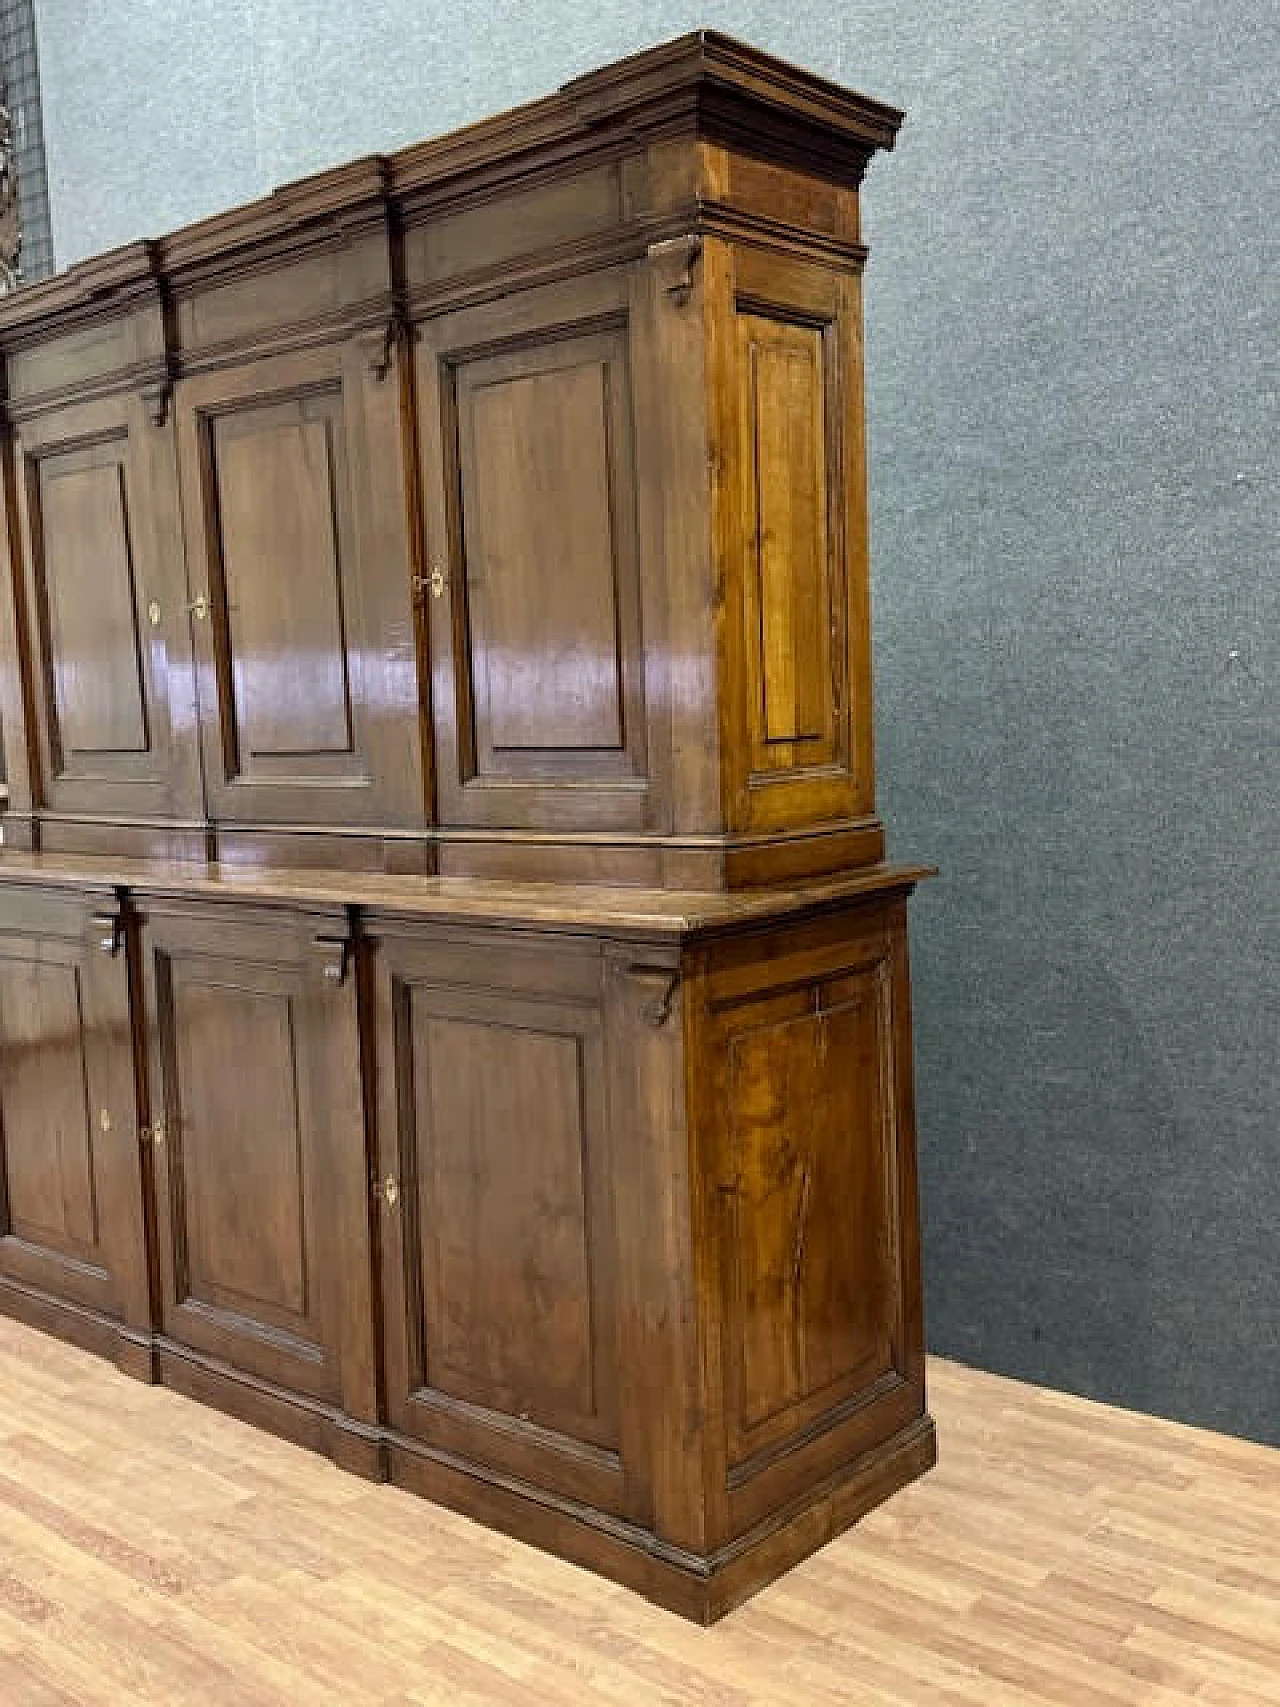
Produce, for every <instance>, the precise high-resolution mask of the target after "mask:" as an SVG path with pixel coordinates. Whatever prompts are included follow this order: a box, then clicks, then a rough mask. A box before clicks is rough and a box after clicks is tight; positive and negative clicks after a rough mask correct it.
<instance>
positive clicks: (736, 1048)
mask: <svg viewBox="0 0 1280 1707" xmlns="http://www.w3.org/2000/svg"><path fill="white" fill-rule="evenodd" d="M703 966H704V970H703V972H702V973H701V974H700V975H699V976H698V977H697V979H696V983H695V996H694V1000H693V1001H692V1003H691V1014H692V1027H693V1031H692V1040H691V1045H690V1047H691V1048H692V1049H693V1050H694V1051H696V1052H697V1056H698V1059H699V1060H700V1062H701V1065H700V1067H699V1068H697V1069H696V1073H697V1079H698V1092H697V1099H696V1106H697V1108H698V1110H699V1114H698V1118H697V1120H696V1122H695V1154H696V1156H697V1157H698V1164H697V1166H698V1178H699V1180H700V1181H701V1182H702V1186H701V1197H700V1207H699V1209H698V1220H699V1225H700V1226H701V1228H702V1229H703V1233H702V1241H703V1247H704V1249H705V1251H706V1253H707V1258H708V1264H709V1268H708V1275H707V1287H708V1296H709V1298H710V1299H711V1300H712V1301H713V1302H712V1303H711V1305H710V1307H709V1313H708V1315H707V1317H706V1318H705V1322H706V1325H705V1329H704V1331H705V1332H706V1333H707V1335H708V1337H709V1339H710V1341H711V1342H712V1343H713V1344H714V1345H715V1347H716V1355H715V1357H714V1358H713V1360H712V1361H711V1362H710V1364H709V1381H710V1384H711V1385H710V1392H711V1400H710V1402H711V1404H712V1406H713V1408H714V1409H715V1410H716V1411H718V1413H719V1414H720V1415H721V1416H722V1417H723V1436H722V1441H723V1445H722V1451H723V1459H722V1462H721V1467H720V1469H719V1471H718V1472H717V1474H716V1477H715V1483H716V1489H717V1491H716V1493H715V1496H714V1503H715V1507H716V1516H715V1519H714V1522H715V1525H716V1527H717V1529H718V1530H719V1532H720V1533H722V1534H723V1535H725V1536H729V1535H734V1534H741V1533H742V1532H743V1531H744V1530H746V1529H749V1528H750V1526H751V1525H752V1523H754V1522H757V1521H759V1520H760V1519H761V1518H762V1517H763V1516H764V1515H765V1514H766V1513H767V1512H768V1511H770V1510H771V1509H773V1510H776V1509H777V1506H778V1505H779V1504H780V1503H781V1502H783V1501H785V1499H786V1498H788V1497H789V1495H790V1493H793V1492H796V1491H798V1490H799V1489H801V1488H802V1487H804V1486H813V1485H814V1484H815V1483H816V1482H817V1481H818V1480H820V1479H821V1477H822V1476H824V1475H827V1474H831V1473H834V1471H835V1470H836V1468H837V1467H838V1466H839V1465H840V1464H842V1463H848V1462H850V1461H851V1460H853V1459H854V1458H856V1457H857V1456H858V1455H859V1453H861V1452H865V1451H867V1450H869V1449H870V1448H871V1447H872V1446H874V1444H875V1442H876V1441H878V1440H883V1439H886V1438H888V1437H890V1436H891V1435H893V1434H894V1433H896V1432H898V1431H900V1430H902V1429H904V1428H908V1427H910V1426H911V1425H912V1423H913V1420H914V1419H918V1418H920V1417H922V1416H923V1410H924V1396H923V1386H922V1374H921V1371H922V1357H923V1351H922V1343H921V1341H922V1334H921V1320H920V1299H919V1291H920V1270H919V1219H918V1217H919V1211H918V1204H917V1196H916V1160H915V1126H914V1111H913V1099H912V1070H911V1032H910V1004H909V997H908V993H907V989H906V982H905V981H906V944H905V915H904V912H903V910H902V909H901V906H900V904H899V903H897V902H891V903H888V904H879V903H877V904H874V905H869V906H868V907H867V908H865V909H861V910H854V911H851V912H850V913H849V914H847V915H846V916H845V917H844V918H843V919H839V920H836V919H832V920H828V921H813V922H810V923H807V924H805V925H802V926H799V927H797V928H795V929H793V930H791V931H790V932H788V934H787V936H786V937H785V938H781V937H779V936H777V935H775V934H772V933H761V934H760V935H758V936H754V937H753V936H747V937H744V938H743V939H741V940H740V941H739V942H737V943H725V944H723V945H718V946H717V947H716V948H714V949H713V950H711V951H709V952H708V955H707V958H706V960H705V962H704V963H703Z"/></svg>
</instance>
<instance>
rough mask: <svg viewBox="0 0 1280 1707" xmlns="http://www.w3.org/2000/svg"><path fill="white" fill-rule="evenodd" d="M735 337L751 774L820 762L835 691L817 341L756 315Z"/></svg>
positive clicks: (817, 335)
mask: <svg viewBox="0 0 1280 1707" xmlns="http://www.w3.org/2000/svg"><path fill="white" fill-rule="evenodd" d="M738 338H739V346H740V358H741V362H742V381H743V384H742V403H743V408H744V412H745V417H744V420H743V441H744V443H745V444H746V445H747V446H748V452H747V459H746V482H747V493H746V497H747V522H748V526H749V528H750V536H749V537H750V550H749V552H748V562H747V586H746V592H747V623H748V629H749V634H750V642H751V652H752V660H751V661H752V668H753V671H754V673H755V674H756V676H757V679H758V680H759V683H760V695H759V703H758V704H757V705H756V706H755V708H754V711H755V728H754V730H753V743H752V744H753V748H754V754H755V763H756V765H757V766H758V767H760V768H773V767H781V766H785V765H796V764H813V763H822V762H828V761H829V760H830V759H831V757H832V755H833V746H834V743H833V736H834V733H835V714H836V707H837V705H838V702H839V697H840V686H841V684H840V683H839V682H838V681H837V680H835V679H834V678H833V674H832V647H831V632H832V625H833V621H834V620H835V612H834V611H833V601H832V585H831V581H832V577H831V561H830V556H831V554H830V537H829V536H830V528H829V518H828V499H829V480H828V474H827V408H826V396H825V392H826V385H825V367H826V355H825V350H824V343H825V338H824V334H823V332H822V330H821V329H820V328H817V327H812V326H796V325H788V324H787V323H786V322H785V321H779V320H772V319H769V318H766V317H765V316H763V315H758V314H742V315H740V316H739V318H738Z"/></svg>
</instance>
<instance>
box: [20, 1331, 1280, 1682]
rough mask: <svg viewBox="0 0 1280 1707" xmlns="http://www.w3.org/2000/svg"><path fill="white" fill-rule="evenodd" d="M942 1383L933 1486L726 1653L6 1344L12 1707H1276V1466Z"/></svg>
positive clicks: (990, 1380)
mask: <svg viewBox="0 0 1280 1707" xmlns="http://www.w3.org/2000/svg"><path fill="white" fill-rule="evenodd" d="M931 1379H932V1390H931V1401H932V1408H933V1411H934V1414H935V1416H936V1418H937V1421H938V1432H939V1440H940V1450H941V1462H940V1464H939V1467H938V1469H937V1470H936V1471H934V1472H933V1473H932V1474H931V1475H930V1476H929V1477H927V1478H926V1479H925V1480H924V1481H923V1482H921V1483H918V1484H916V1486H914V1487H913V1488H911V1489H909V1490H907V1491H906V1492H904V1493H902V1494H900V1495H898V1497H897V1498H896V1499H895V1500H893V1501H891V1502H890V1503H889V1505H887V1506H886V1507H884V1508H883V1509H882V1510H880V1511H878V1512H876V1513H874V1514H873V1515H872V1516H870V1517H869V1518H867V1519H865V1520H864V1521H863V1523H862V1524H861V1525H859V1527H858V1528H857V1529H856V1530H854V1531H852V1532H851V1533H850V1534H848V1535H846V1536H844V1537H842V1538H841V1539H840V1540H839V1541H837V1542H835V1543H834V1544H833V1545H832V1546H830V1547H828V1548H826V1549H825V1550H824V1551H823V1552H822V1553H820V1554H819V1555H817V1556H816V1557H815V1558H814V1559H812V1560H810V1561H809V1562H808V1563H806V1564H804V1565H802V1566H800V1567H799V1568H798V1569H797V1570H795V1571H793V1572H792V1573H791V1575H790V1576H789V1577H787V1578H786V1579H785V1580H784V1581H782V1582H780V1583H778V1584H776V1585H775V1586H774V1587H773V1588H771V1589H768V1590H766V1591H765V1592H764V1593H763V1594H761V1595H759V1596H757V1598H756V1599H755V1600H754V1601H752V1602H751V1603H750V1604H749V1605H748V1606H746V1607H744V1608H742V1609H741V1610H740V1611H739V1612H736V1613H734V1614H732V1615H731V1616H730V1617H729V1618H728V1619H726V1620H725V1621H724V1622H723V1623H722V1624H720V1625H718V1626H717V1627H716V1628H715V1629H713V1630H710V1631H703V1630H699V1629H697V1628H695V1627H694V1626H692V1625H688V1624H685V1623H684V1622H683V1621H681V1620H679V1619H677V1618H674V1617H671V1616H669V1615H668V1614H665V1613H662V1612H658V1611H656V1610H654V1609H652V1608H650V1607H649V1606H647V1605H646V1604H645V1603H644V1602H643V1601H641V1600H638V1599H636V1598H635V1597H634V1596H632V1595H630V1594H628V1593H627V1592H626V1591H625V1590H622V1589H618V1588H614V1587H612V1586H611V1585H609V1584H607V1583H603V1582H600V1581H598V1580H597V1579H596V1578H594V1577H591V1576H589V1575H587V1574H586V1573H584V1572H581V1571H578V1570H575V1569H573V1568H572V1567H571V1566H568V1565H562V1564H560V1563H558V1562H557V1561H555V1560H552V1559H549V1558H547V1557H546V1556H544V1555H543V1554H540V1553H537V1552H534V1551H533V1550H531V1549H528V1548H525V1547H521V1546H519V1545H517V1544H516V1543H514V1542H508V1541H505V1540H503V1539H502V1538H501V1537H499V1536H495V1535H493V1534H491V1533H489V1532H488V1531H486V1530H483V1529H480V1528H478V1527H476V1526H475V1525H473V1524H471V1523H468V1522H467V1521H465V1520H464V1519H462V1518H459V1517H454V1516H452V1515H451V1514H449V1513H448V1512H444V1511H440V1510H438V1509H436V1508H435V1507H432V1506H429V1505H426V1504H424V1503H422V1502H420V1501H418V1500H415V1499H413V1498H412V1497H410V1496H409V1495H407V1494H402V1493H400V1492H398V1491H397V1490H394V1489H390V1488H376V1487H372V1486H370V1485H369V1484H367V1483H363V1482H360V1481H357V1480H355V1479H354V1478H351V1477H348V1476H344V1475H342V1474H340V1473H339V1472H338V1471H337V1470H334V1469H333V1468H331V1467H330V1466H329V1465H328V1464H326V1463H325V1462H324V1461H323V1460H321V1459H318V1458H314V1457H312V1456H310V1455H309V1454H307V1453H305V1452H301V1451H298V1450H296V1449H295V1448H293V1447H290V1446H287V1445H285V1444H283V1443H282V1442H279V1441H276V1440H273V1439H271V1438H270V1437H269V1436H266V1435H261V1434H258V1433H256V1432H255V1431H253V1430H252V1429H249V1428H245V1427H243V1426H241V1425H240V1424H238V1423H235V1422H232V1421H230V1420H228V1419H226V1418H223V1417H220V1416H218V1415H216V1414H215V1413H213V1412H211V1411H208V1410H204V1409H202V1408H200V1407H199V1406H196V1405H194V1404H190V1403H188V1402H187V1401H185V1400H183V1399H180V1398H177V1397H176V1396H174V1395H173V1394H170V1393H166V1392H163V1391H160V1390H157V1389H154V1388H147V1387H143V1386H140V1385H138V1384H136V1383H134V1382H131V1381H128V1380H126V1379H125V1378H124V1377H123V1376H121V1375H119V1374H117V1373H116V1371H115V1370H114V1369H112V1368H111V1367H110V1366H109V1365H105V1364H102V1363H99V1362H98V1361H96V1360H95V1359H93V1358H90V1357H87V1356H84V1355H83V1354H81V1353H79V1352H76V1351H73V1350H71V1349H69V1348H67V1347H65V1346H62V1345H59V1344H57V1343H56V1342H54V1341H52V1340H48V1339H45V1338H43V1337H42V1336H40V1335H38V1334H35V1333H31V1332H29V1331H27V1330H26V1329H23V1328H19V1327H17V1326H15V1325H14V1324H12V1323H9V1322H5V1321H0V1707H67V1704H70V1703H74V1704H75V1707H97V1704H99V1703H101V1704H103V1707H132V1704H133V1703H135V1702H137V1703H172V1704H174V1707H177V1704H183V1707H188V1704H190V1707H196V1704H199V1707H268V1704H281V1703H307V1704H309V1707H310V1704H313V1703H314V1704H318V1707H323V1704H327V1703H331V1702H341V1703H344V1704H346V1703H350V1704H353V1707H411V1704H414V1707H417V1704H422V1703H436V1702H442V1703H443V1702H448V1703H450V1704H451V1707H470V1704H473V1703H499V1704H511V1707H541V1704H543V1703H559V1702H564V1703H604V1704H608V1703H621V1704H624V1707H650V1704H652V1703H672V1704H680V1707H694V1704H697V1707H701V1704H703V1703H707V1704H711V1707H757V1704H758V1707H765V1704H768V1707H784V1704H785V1707H789V1704H793V1703H813V1704H815V1707H816V1704H823V1703H831V1702H853V1703H867V1704H868V1707H880V1704H887V1707H914V1704H915V1703H920V1704H922V1707H923V1704H928V1707H935V1704H949V1703H954V1704H956V1707H971V1704H973V1703H981V1704H983V1707H994V1704H997V1703H1006V1702H1007V1703H1018V1704H1030V1703H1045V1702H1052V1703H1063V1704H1068V1707H1095V1704H1096V1707H1140V1704H1151V1707H1156V1704H1167V1707H1172V1704H1173V1703H1186V1702H1193V1703H1196V1704H1198V1707H1250V1704H1251V1703H1259V1704H1270V1707H1277V1704H1280V1452H1276V1451H1271V1450H1268V1449H1267V1448H1264V1447H1260V1446H1251V1445H1246V1444H1244V1443H1242V1442H1239V1441H1234V1440H1230V1439H1225V1438H1222V1437H1220V1436H1216V1435H1210V1434H1205V1433H1201V1432H1198V1431H1195V1430H1192V1429H1188V1428H1181V1427H1178V1426H1176V1425H1174V1424H1170V1423H1164V1422H1156V1421H1152V1420H1150V1419H1148V1418H1145V1417H1138V1416H1134V1415H1131V1414H1129V1413H1126V1412H1123V1411H1115V1410H1110V1409H1106V1408H1104V1407H1102V1406H1099V1405H1092V1404H1087V1403H1085V1402H1084V1401H1082V1400H1079V1399H1072V1398H1066V1397H1063V1396H1062V1395H1059V1394H1055V1393H1049V1392H1044V1391H1041V1390H1039V1389H1036V1388H1032V1387H1026V1386H1021V1385H1019V1384H1017V1383H1015V1382H1011V1381H1005V1380H1001V1379H999V1378H997V1377H995V1376H991V1375H983V1374H978V1373H976V1372H975V1371H972V1370H968V1369H962V1368H960V1367H958V1366H957V1365H954V1364H949V1363H943V1362H938V1361H934V1362H933V1363H932V1365H931Z"/></svg>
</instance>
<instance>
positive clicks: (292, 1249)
mask: <svg viewBox="0 0 1280 1707" xmlns="http://www.w3.org/2000/svg"><path fill="white" fill-rule="evenodd" d="M174 1013H175V1021H176V1024H175V1035H176V1038H177V1044H178V1084H179V1086H180V1087H181V1092H182V1113H181V1115H180V1117H179V1118H180V1132H181V1148H182V1176H181V1181H182V1190H181V1210H182V1220H183V1225H184V1230H185V1234H186V1238H185V1244H186V1249H187V1276H186V1279H187V1287H188V1292H189V1296H190V1297H192V1298H196V1299H202V1300H204V1301H205V1302H207V1303H210V1304H213V1305H214V1306H215V1307H222V1308H226V1309H230V1310H237V1309H239V1310H244V1311H248V1312H251V1313H255V1314H263V1313H266V1314H269V1315H270V1316H271V1317H272V1318H274V1319H276V1320H279V1321H280V1322H282V1323H284V1324H286V1325H287V1326H288V1327H290V1328H291V1329H292V1330H293V1331H296V1332H301V1333H302V1334H304V1335H305V1334H306V1331H307V1319H308V1315H309V1311H308V1298H307V1272H306V1256H305V1251H306V1238H307V1228H306V1199H307V1190H308V1186H309V1183H310V1182H309V1181H308V1180H307V1178H306V1175H305V1170H304V1166H303V1148H304V1142H305V1141H304V1137H303V1133H302V1129H301V1110H300V1108H299V1105H298V1091H297V1080H298V1061H297V1051H296V1048H295V1042H294V1026H295V1017H294V1012H293V1003H292V1001H291V999H290V997H289V995H288V994H287V993H282V992H277V991H271V990H259V989H254V988H252V987H244V988H236V987H235V985H234V984H231V983H229V982H227V981H226V973H225V971H224V972H223V974H222V979H221V980H217V978H216V975H215V977H214V978H208V977H205V978H202V977H200V976H198V975H197V974H196V973H194V972H187V971H186V970H185V969H181V968H180V969H179V971H178V974H177V977H176V980H175V986H174ZM231 1062H237V1063H246V1064H247V1063H251V1064H252V1070H251V1071H250V1072H248V1073H246V1074H244V1075H243V1076H242V1074H241V1072H239V1071H235V1072H229V1071H228V1064H229V1063H231ZM247 1085H251V1086H252V1096H251V1097H250V1096H247V1095H246V1086H247ZM176 1137H177V1134H176V1133H175V1134H172V1135H171V1139H170V1141H175V1140H176Z"/></svg>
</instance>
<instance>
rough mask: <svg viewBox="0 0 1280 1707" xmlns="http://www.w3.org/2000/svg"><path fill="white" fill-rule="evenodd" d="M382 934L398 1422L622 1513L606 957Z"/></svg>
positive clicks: (383, 1093)
mask: <svg viewBox="0 0 1280 1707" xmlns="http://www.w3.org/2000/svg"><path fill="white" fill-rule="evenodd" d="M373 929H374V933H375V934H376V936H377V938H378V939H379V944H378V950H377V953H378V959H379V972H378V1005H377V1024H378V1033H377V1035H378V1058H379V1074H380V1079H379V1093H378V1094H379V1102H378V1107H379V1171H380V1174H381V1192H380V1195H381V1199H382V1225H383V1240H382V1250H383V1295H384V1313H383V1314H384V1324H385V1356H386V1377H387V1409H388V1416H389V1420H390V1422H391V1425H392V1427H393V1428H394V1429H396V1430H398V1431H399V1432H400V1433H401V1434H404V1435H407V1436H411V1437H416V1438H417V1439H420V1440H422V1441H425V1442H427V1443H428V1444H430V1445H431V1446H434V1447H438V1448H442V1449H444V1450H446V1451H449V1452H452V1453H456V1454H458V1455H459V1456H461V1457H464V1458H466V1459H468V1460H470V1461H471V1462H473V1463H478V1464H479V1465H482V1466H487V1467H489V1468H490V1469H492V1470H494V1471H496V1472H500V1473H505V1474H508V1475H511V1476H515V1477H518V1478H519V1477H523V1478H527V1480H528V1481H529V1482H530V1483H532V1484H534V1485H536V1486H538V1487H541V1488H547V1489H552V1490H556V1491H558V1492H560V1493H562V1494H563V1495H565V1496H567V1497H569V1498H571V1499H576V1500H581V1501H583V1502H585V1503H587V1504H590V1505H592V1506H595V1507H597V1508H601V1509H608V1510H614V1511H619V1510H621V1509H623V1506H624V1503H625V1493H624V1478H623V1465H622V1448H621V1432H620V1425H619V1402H618V1385H619V1367H618V1365H619V1356H618V1308H617V1301H616V1284H617V1229H616V1219H615V1208H614V1203H613V1197H612V1191H613V1181H614V1177H615V1176H614V1167H613V1162H612V1159H611V1155H610V1142H611V1139H610V1129H609V1122H608V1119H607V1114H606V1089H605V1050H604V1036H603V1018H602V1006H601V1002H602V997H601V962H600V959H599V956H598V954H595V953H593V952H592V951H591V949H590V947H589V946H588V947H584V948H583V949H581V950H575V949H571V948H560V949H556V948H555V947H552V946H550V945H544V946H543V947H542V948H541V950H538V949H534V948H530V947H521V946H519V945H516V944H511V945H509V946H506V947H502V948H498V947H494V946H492V944H491V942H490V944H485V943H483V942H481V941H479V940H468V939H467V938H466V937H465V936H462V935H459V934H458V933H456V932H454V933H449V932H444V931H436V932H427V931H425V930H422V929H417V930H415V928H414V927H413V926H412V925H405V926H401V927H397V926H396V925H394V924H382V923H380V924H378V925H377V926H375V927H373Z"/></svg>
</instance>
